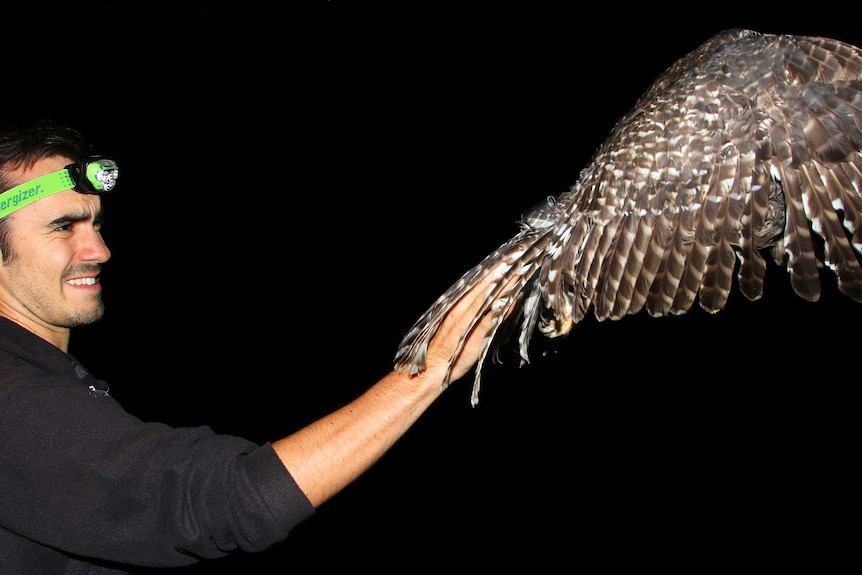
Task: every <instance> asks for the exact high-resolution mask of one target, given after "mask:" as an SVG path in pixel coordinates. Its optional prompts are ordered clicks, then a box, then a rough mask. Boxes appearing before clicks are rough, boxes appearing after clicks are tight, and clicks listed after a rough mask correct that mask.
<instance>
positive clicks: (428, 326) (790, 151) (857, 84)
mask: <svg viewBox="0 0 862 575" xmlns="http://www.w3.org/2000/svg"><path fill="white" fill-rule="evenodd" d="M860 151H862V50H860V49H859V48H857V47H855V46H852V45H850V44H847V43H844V42H841V41H838V40H833V39H828V38H818V37H805V36H789V35H772V34H761V33H759V32H755V31H751V30H740V29H735V30H728V31H725V32H722V33H720V34H717V35H716V36H714V37H713V38H711V39H709V40H708V41H707V42H705V43H704V44H703V45H701V46H700V47H698V48H697V49H695V50H694V51H692V52H691V53H689V54H687V55H686V56H684V57H683V58H681V59H680V60H678V61H677V62H676V63H674V64H673V65H672V66H671V67H670V68H669V69H668V70H667V71H665V72H664V73H663V74H662V75H661V76H659V78H657V79H656V81H655V82H654V83H653V84H652V85H651V86H650V87H649V88H648V89H647V90H646V91H645V93H644V94H643V95H642V96H641V97H640V98H639V99H638V101H637V102H636V104H635V105H634V107H633V108H632V109H631V111H629V113H627V114H626V115H625V116H623V117H622V118H621V119H620V121H619V122H618V123H617V124H616V125H615V126H614V128H613V130H612V131H611V134H610V135H609V137H608V138H607V139H606V140H605V142H603V143H602V144H601V145H600V146H599V148H598V149H597V150H596V152H595V154H594V155H593V157H592V159H591V161H590V162H589V164H588V165H587V166H586V167H585V168H584V169H583V170H582V171H581V172H580V174H579V175H578V178H577V180H576V181H575V184H574V185H573V186H572V187H571V188H570V189H569V190H568V191H566V192H565V193H563V194H561V195H560V196H559V197H557V198H554V199H553V201H550V202H548V203H547V204H543V205H541V206H539V207H538V208H536V209H534V210H532V211H531V212H529V213H527V214H526V215H525V216H524V218H523V220H522V221H521V229H520V230H519V232H518V233H517V234H516V235H514V236H513V237H512V238H510V239H509V240H507V241H506V242H504V243H503V244H502V245H501V246H500V247H499V248H498V249H496V250H495V251H494V252H493V253H491V254H489V255H488V256H487V257H485V258H484V259H483V260H482V261H481V262H479V263H478V264H477V265H476V266H474V267H473V268H471V269H470V270H468V271H467V272H466V273H465V274H464V275H463V276H462V277H461V278H460V279H459V280H458V281H457V282H456V283H455V284H454V285H452V286H451V287H450V288H449V289H448V290H447V291H446V292H445V293H443V294H442V295H441V296H440V297H439V298H438V299H437V301H435V302H434V304H433V305H432V306H431V307H430V308H429V309H428V311H426V313H424V314H423V315H422V316H421V317H420V318H419V320H418V321H417V322H416V323H415V324H414V325H413V327H412V328H411V329H410V330H409V332H408V333H407V334H406V335H405V337H404V338H403V340H402V341H401V344H400V346H399V349H398V351H397V354H396V357H395V361H396V367H397V368H398V369H401V370H403V369H409V370H410V373H417V372H418V371H421V370H422V369H424V366H425V354H426V351H427V346H428V342H429V341H430V339H431V338H432V337H433V335H434V333H435V332H436V330H437V328H438V326H439V325H440V323H441V322H442V321H443V319H444V318H445V316H446V314H447V313H448V311H449V310H450V309H451V307H452V306H453V305H454V304H455V303H456V302H457V301H458V300H459V299H460V298H461V297H462V296H463V295H464V294H465V293H467V292H468V291H469V290H471V289H472V288H473V287H475V286H476V285H477V284H478V283H479V282H481V281H482V280H483V279H484V278H487V277H488V276H489V275H492V276H493V281H492V282H491V283H490V287H488V288H487V290H488V291H487V292H486V294H485V299H484V302H483V305H482V306H481V308H480V310H479V312H478V313H477V316H476V318H475V320H474V322H473V324H472V325H471V327H470V329H469V330H468V331H467V332H466V333H465V334H464V335H463V337H462V340H461V341H462V342H463V341H464V340H465V339H466V337H467V335H469V333H470V332H471V331H472V330H473V329H474V328H475V326H476V325H477V324H478V322H479V320H480V319H481V318H482V317H484V316H485V315H486V314H491V315H492V319H493V321H492V327H491V328H490V330H489V331H488V333H486V334H485V339H484V346H483V352H482V356H481V358H480V360H479V363H478V365H477V368H476V373H475V380H474V386H473V395H472V401H473V403H474V405H475V403H476V402H477V401H478V392H479V388H480V377H481V369H482V365H483V363H484V361H485V359H486V358H487V355H488V353H489V350H490V349H491V347H492V345H491V344H492V343H493V342H495V341H496V338H497V337H498V335H499V334H500V333H501V332H500V329H501V327H502V326H503V325H504V324H505V325H511V324H512V322H516V324H517V327H515V328H514V331H516V332H517V335H518V345H519V352H520V355H521V358H522V360H523V361H524V362H526V361H529V357H528V353H527V352H528V348H529V342H530V339H531V337H532V335H533V333H534V332H536V331H538V332H539V333H541V334H543V335H544V336H546V337H552V338H553V337H560V336H563V335H566V334H568V333H569V332H570V330H571V329H572V326H573V325H575V324H576V323H578V322H580V321H581V320H582V319H583V318H584V317H585V316H586V314H587V313H590V312H592V313H593V314H594V315H595V317H596V318H597V319H598V320H600V321H601V320H605V319H608V318H610V319H620V318H622V317H624V316H626V315H630V314H635V313H639V312H641V311H645V312H646V313H648V314H650V315H652V316H663V315H669V314H682V313H685V312H687V311H688V310H689V309H690V308H691V306H692V304H693V303H694V301H695V300H697V301H698V302H699V305H700V307H702V308H703V309H705V310H707V311H708V312H717V311H719V310H721V309H723V307H724V306H725V304H726V302H727V299H728V297H729V295H730V293H731V290H732V289H733V285H734V280H735V281H736V282H737V284H738V287H739V289H740V291H741V292H742V293H743V294H744V295H745V296H746V297H747V298H749V299H752V300H754V299H758V298H760V297H762V295H763V284H764V276H765V272H766V268H767V264H766V259H765V257H771V258H772V259H773V260H774V261H775V262H776V263H778V264H780V265H782V266H784V267H785V268H786V269H787V271H788V273H789V276H790V282H791V285H792V287H793V289H794V291H795V292H796V293H797V294H798V295H799V296H801V297H802V298H805V299H807V300H810V301H816V300H817V299H818V298H819V296H820V288H821V270H830V271H831V272H832V273H833V274H834V276H835V277H836V278H837V282H838V287H839V289H840V290H841V291H842V292H843V293H844V294H846V295H847V296H849V297H851V298H853V299H854V300H856V301H860V302H862V269H860V251H862V237H860V233H862V232H860V226H859V224H860V221H859V220H860V217H862V152H860ZM459 351H460V347H459V350H458V351H456V352H455V354H454V355H453V356H452V361H454V360H455V358H456V357H457V355H458V353H459ZM450 365H451V363H450ZM447 384H448V377H447V378H446V380H445V381H444V382H443V385H444V386H445V385H447Z"/></svg>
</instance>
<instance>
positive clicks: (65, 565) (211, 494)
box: [0, 318, 314, 575]
mask: <svg viewBox="0 0 862 575" xmlns="http://www.w3.org/2000/svg"><path fill="white" fill-rule="evenodd" d="M313 512H314V509H313V507H312V506H311V503H310V502H309V501H308V499H307V498H306V497H305V495H304V494H303V493H302V491H301V490H300V489H299V487H298V486H297V485H296V483H295V482H294V481H293V479H292V478H291V476H290V475H289V474H288V473H287V472H286V470H285V468H284V466H283V465H282V464H281V462H280V461H279V459H278V458H277V457H276V455H275V452H274V451H273V448H272V446H271V444H268V443H267V444H264V445H257V444H255V443H252V442H249V441H247V440H245V439H241V438H238V437H233V436H228V435H217V434H215V433H214V432H213V431H212V430H211V429H210V428H209V427H188V428H174V427H170V426H167V425H164V424H161V423H150V422H144V421H141V420H140V419H138V418H136V417H134V416H132V415H131V414H129V413H128V412H126V411H125V410H124V409H123V408H122V407H121V406H120V405H119V403H117V401H115V400H114V399H113V398H112V397H111V396H110V395H109V394H108V386H107V385H106V384H105V383H104V382H102V381H99V380H97V379H96V378H94V377H93V376H92V375H91V374H90V373H89V372H87V370H86V369H84V367H83V366H81V364H80V363H78V362H77V361H76V360H75V358H74V357H72V356H71V355H69V354H67V353H64V352H62V351H60V350H59V349H57V348H56V347H54V346H53V345H51V344H49V343H48V342H46V341H45V340H43V339H41V338H40V337H38V336H36V335H34V334H33V333H31V332H29V331H27V330H26V329H24V328H22V327H20V326H19V325H17V324H15V323H13V322H11V321H9V320H7V319H5V318H0V573H2V574H3V575H19V574H20V575H33V574H40V575H41V574H54V573H62V574H76V575H77V574H85V573H86V574H90V575H94V574H99V575H102V574H109V573H110V574H116V573H126V572H129V571H130V569H131V568H132V566H145V567H172V566H182V565H187V564H191V563H194V562H196V561H198V560H199V559H201V558H217V557H221V556H224V555H226V554H227V553H230V552H231V551H234V550H244V551H259V550H263V549H266V548H267V547H269V546H271V545H272V544H274V543H276V542H278V541H280V540H283V539H284V538H286V537H287V536H288V534H289V533H290V531H291V530H292V529H293V528H294V527H295V526H296V525H298V524H299V523H301V522H302V521H304V520H305V519H307V518H308V517H310V516H311V515H312V514H313Z"/></svg>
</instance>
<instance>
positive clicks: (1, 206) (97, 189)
mask: <svg viewBox="0 0 862 575" xmlns="http://www.w3.org/2000/svg"><path fill="white" fill-rule="evenodd" d="M119 173H120V171H119V168H117V162H115V161H114V160H109V159H107V158H99V157H92V156H91V157H88V158H84V159H83V160H81V161H80V162H78V163H77V164H69V165H68V166H66V167H65V168H63V169H62V170H57V171H56V172H51V173H50V174H45V175H44V176H39V177H38V178H33V179H32V180H30V181H28V182H24V183H23V184H19V185H17V186H15V187H14V188H12V189H10V190H7V191H5V192H3V193H2V194H0V218H2V217H4V216H7V215H9V214H11V213H12V212H14V211H15V210H17V209H19V208H23V207H24V206H26V205H28V204H32V203H33V202H35V201H36V200H40V199H42V198H45V197H47V196H50V195H53V194H56V193H58V192H62V191H64V190H75V191H76V192H80V193H82V194H105V193H107V192H110V191H111V190H113V189H114V187H115V186H116V185H117V177H118V176H119Z"/></svg>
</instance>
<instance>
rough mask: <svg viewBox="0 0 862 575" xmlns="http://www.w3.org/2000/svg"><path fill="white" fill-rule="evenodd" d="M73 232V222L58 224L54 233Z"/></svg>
mask: <svg viewBox="0 0 862 575" xmlns="http://www.w3.org/2000/svg"><path fill="white" fill-rule="evenodd" d="M71 230H72V224H71V222H70V223H65V224H58V225H57V227H55V228H54V231H57V232H69V231H71Z"/></svg>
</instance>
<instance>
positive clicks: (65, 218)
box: [46, 210, 104, 228]
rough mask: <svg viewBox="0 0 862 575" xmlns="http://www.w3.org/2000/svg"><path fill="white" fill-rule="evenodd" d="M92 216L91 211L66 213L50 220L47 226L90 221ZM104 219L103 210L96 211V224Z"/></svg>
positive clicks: (94, 220)
mask: <svg viewBox="0 0 862 575" xmlns="http://www.w3.org/2000/svg"><path fill="white" fill-rule="evenodd" d="M90 217H91V213H90V212H79V213H77V214H64V215H62V216H60V217H58V218H54V219H53V220H51V221H50V222H48V223H47V224H46V227H49V228H51V227H56V226H59V225H68V224H77V223H80V222H86V221H89V220H90ZM103 220H104V216H103V215H102V211H101V210H99V211H98V212H96V215H95V216H93V223H94V224H101V223H102V221H103Z"/></svg>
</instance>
